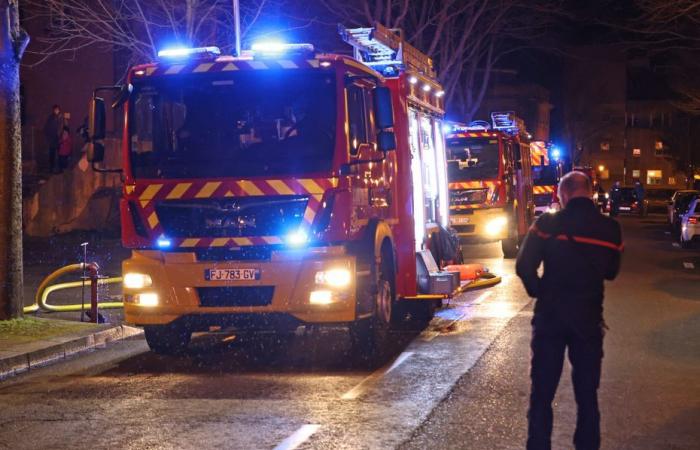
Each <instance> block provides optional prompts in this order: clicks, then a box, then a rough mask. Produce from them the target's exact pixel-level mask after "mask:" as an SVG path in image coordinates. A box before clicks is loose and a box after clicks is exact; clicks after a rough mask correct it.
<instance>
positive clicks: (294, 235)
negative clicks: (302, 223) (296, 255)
mask: <svg viewBox="0 0 700 450" xmlns="http://www.w3.org/2000/svg"><path fill="white" fill-rule="evenodd" d="M308 240H309V236H308V235H307V234H306V232H304V231H302V230H297V231H293V232H291V233H289V234H288V235H287V237H286V239H285V241H286V242H287V244H289V245H293V246H300V245H304V244H306V242H307V241H308Z"/></svg>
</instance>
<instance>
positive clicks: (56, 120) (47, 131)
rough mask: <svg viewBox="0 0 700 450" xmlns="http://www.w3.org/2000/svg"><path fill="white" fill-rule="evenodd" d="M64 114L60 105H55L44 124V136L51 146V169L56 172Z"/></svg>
mask: <svg viewBox="0 0 700 450" xmlns="http://www.w3.org/2000/svg"><path fill="white" fill-rule="evenodd" d="M63 125H64V121H63V114H62V113H61V107H60V106H59V105H53V108H52V110H51V114H49V117H47V118H46V123H45V124H44V137H45V138H46V145H47V146H48V148H49V171H50V172H51V173H55V172H56V170H57V169H58V167H57V165H56V157H57V156H58V146H59V144H60V142H61V133H63Z"/></svg>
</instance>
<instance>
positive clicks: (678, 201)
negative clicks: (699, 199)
mask: <svg viewBox="0 0 700 450" xmlns="http://www.w3.org/2000/svg"><path fill="white" fill-rule="evenodd" d="M697 194H700V191H695V190H689V189H686V190H680V191H676V192H675V193H674V194H673V197H671V201H670V202H669V204H668V223H669V224H670V225H671V227H673V228H674V229H676V228H677V225H678V224H679V222H678V217H679V211H681V210H682V211H683V212H685V210H686V209H687V208H688V205H689V203H690V199H692V198H693V196H695V195H697Z"/></svg>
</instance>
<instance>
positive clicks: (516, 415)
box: [0, 218, 700, 449]
mask: <svg viewBox="0 0 700 450" xmlns="http://www.w3.org/2000/svg"><path fill="white" fill-rule="evenodd" d="M661 220H662V219H661V218H658V219H647V220H643V221H641V222H640V221H639V219H636V218H629V219H623V224H624V228H625V233H626V236H627V239H626V244H627V251H626V255H625V261H624V267H623V273H622V275H621V277H620V279H619V281H616V282H615V283H613V284H611V285H610V286H609V289H608V298H607V301H606V318H607V321H608V324H609V325H610V331H609V333H608V336H607V337H606V344H605V351H606V357H605V361H604V371H603V380H602V388H601V408H602V415H603V444H604V447H605V448H611V449H613V448H614V449H621V448H630V449H632V448H634V449H638V448H655V449H656V448H659V449H673V448H683V449H685V448H688V449H690V448H698V445H697V443H698V442H700V429H699V428H698V426H697V425H698V424H699V423H700V256H699V255H700V253H698V250H691V251H684V250H681V249H680V248H676V247H673V246H672V245H671V239H670V236H668V235H666V234H665V233H664V228H663V225H662V222H661ZM465 253H466V256H467V259H469V260H478V261H485V262H487V264H488V265H489V266H490V267H491V269H492V270H493V271H494V272H497V273H499V274H502V275H504V280H503V283H501V284H500V285H498V286H496V287H494V288H491V289H489V290H483V291H475V292H469V293H467V294H465V295H462V296H460V297H459V298H458V299H455V300H454V301H453V302H452V304H451V305H450V306H449V307H448V308H446V309H444V310H443V311H441V312H440V314H439V317H438V318H436V319H435V320H434V321H433V322H432V323H431V324H430V326H429V327H428V328H427V329H425V330H423V331H422V332H421V331H415V332H404V333H400V334H397V335H396V341H397V345H396V348H395V352H394V355H393V357H392V358H391V359H389V360H387V361H386V364H385V365H383V366H382V367H378V368H373V369H366V368H362V367H361V366H358V365H357V364H356V363H353V362H352V359H351V358H349V355H348V352H347V350H348V348H347V347H348V343H347V339H346V336H345V333H344V332H343V331H342V330H331V331H328V332H324V333H315V334H310V335H304V336H298V337H297V338H295V339H294V340H293V341H292V342H290V343H276V342H274V339H263V340H262V341H257V340H248V339H242V338H232V337H228V338H223V337H221V336H214V337H208V336H203V337H201V338H199V339H197V340H196V342H195V343H194V345H193V346H192V348H191V349H190V352H189V353H188V354H187V355H186V356H183V357H180V358H166V357H159V356H156V355H154V354H152V353H150V352H148V350H147V347H146V346H145V343H144V342H143V341H142V340H139V339H137V340H132V341H127V342H122V343H119V344H115V345H112V346H110V347H108V348H106V349H102V350H98V351H95V352H92V353H90V354H87V355H84V356H81V357H79V358H75V359H72V360H69V361H66V362H64V363H61V364H59V365H54V366H50V367H46V368H43V369H40V370H37V371H35V372H32V373H29V374H26V375H24V376H21V377H18V378H16V379H14V380H8V381H6V382H4V383H2V384H0V405H1V406H0V448H4V447H7V448H13V449H21V448H76V447H85V448H96V449H98V448H135V449H137V448H138V449H140V448H149V449H160V448H178V449H186V448H235V449H275V448H279V449H291V448H319V449H336V448H337V449H346V448H347V449H363V448H367V449H375V448H397V447H401V448H411V449H413V448H416V449H418V448H420V449H424V448H440V449H443V448H464V449H482V448H483V449H492V448H504V449H505V448H523V443H524V433H525V411H526V406H527V395H528V392H529V384H528V358H529V343H528V338H529V319H530V317H531V310H532V302H531V301H530V299H529V298H527V296H526V295H525V293H524V291H523V289H522V287H521V286H520V283H519V280H517V279H516V278H515V277H514V275H513V263H512V262H511V261H503V260H502V259H501V258H500V257H499V255H500V252H499V248H498V246H497V245H482V246H473V247H468V248H466V249H465ZM684 262H686V263H688V262H690V263H693V264H694V265H695V268H685V266H684V264H683V263H684ZM688 267H690V266H688ZM567 370H568V369H567ZM555 414H556V423H555V433H554V435H555V446H554V448H571V444H570V435H571V433H572V427H573V425H572V424H573V422H574V414H575V406H574V403H573V395H572V393H571V386H570V382H569V381H568V373H565V375H564V377H563V378H562V383H561V386H560V392H559V394H558V397H557V401H556V407H555Z"/></svg>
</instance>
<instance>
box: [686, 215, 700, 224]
mask: <svg viewBox="0 0 700 450" xmlns="http://www.w3.org/2000/svg"><path fill="white" fill-rule="evenodd" d="M688 223H689V224H693V225H697V223H698V217H697V216H693V217H688Z"/></svg>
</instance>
